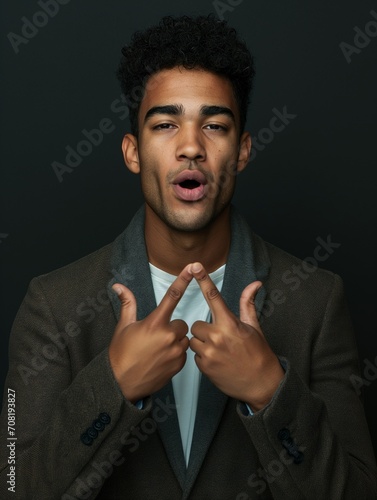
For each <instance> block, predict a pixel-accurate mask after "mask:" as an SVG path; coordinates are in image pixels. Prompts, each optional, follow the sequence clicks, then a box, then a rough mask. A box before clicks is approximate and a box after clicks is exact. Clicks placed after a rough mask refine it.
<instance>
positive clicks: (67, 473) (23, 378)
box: [0, 278, 151, 500]
mask: <svg viewBox="0 0 377 500" xmlns="http://www.w3.org/2000/svg"><path fill="white" fill-rule="evenodd" d="M53 338H55V339H56V338H59V332H58V331H57V327H56V323H55V320H54V318H53V316H52V314H51V312H50V310H49V306H48V303H47V301H46V298H45V296H44V294H43V292H42V288H41V286H40V284H39V279H38V278H36V279H34V280H33V281H32V282H31V284H30V287H29V290H28V293H27V295H26V297H25V299H24V301H23V303H22V305H21V307H20V310H19V312H18V315H17V317H16V320H15V322H14V325H13V329H12V332H11V337H10V347H9V372H8V376H7V379H6V382H5V389H4V402H3V410H2V414H1V420H0V446H1V450H0V498H2V499H7V498H16V499H22V500H28V499H38V500H54V499H65V500H68V499H72V498H95V497H96V496H97V494H98V492H99V489H100V487H101V485H102V483H103V481H104V480H105V479H106V478H107V477H108V476H109V475H110V474H111V470H112V468H113V467H116V466H117V465H120V464H121V463H122V461H124V460H125V459H124V457H123V455H122V452H121V450H122V448H123V446H124V445H125V444H126V443H127V439H128V438H129V435H130V434H129V430H130V428H131V427H132V426H135V427H136V426H137V425H138V423H139V422H140V421H141V420H142V419H143V418H145V417H146V415H147V414H148V413H149V411H150V409H151V403H150V401H146V402H145V405H144V409H143V410H139V409H137V408H136V407H135V406H134V405H132V404H131V403H130V402H128V401H127V400H126V399H125V398H124V397H123V395H122V393H121V391H120V388H119V386H118V384H117V382H116V380H115V378H114V376H113V372H112V370H111V367H110V363H109V358H108V352H107V349H105V350H103V351H102V352H100V353H99V354H98V355H97V356H96V357H95V358H93V359H92V360H91V361H90V362H89V363H88V364H87V366H85V368H83V369H82V370H81V371H80V372H79V373H78V374H77V375H76V376H75V377H74V378H73V377H72V375H71V369H70V359H69V350H68V349H64V348H59V344H55V343H54V342H52V340H51V339H53ZM72 378H73V379H72ZM9 390H10V391H9ZM8 392H9V394H10V395H12V396H13V397H14V399H15V402H14V409H15V415H16V419H15V425H14V427H15V435H14V436H11V435H10V434H9V429H8ZM9 399H10V400H12V401H13V399H12V397H11V396H9ZM12 432H13V431H12ZM16 438H17V439H16ZM10 443H13V444H14V448H13V451H12V454H11V451H10V449H11V448H10V447H8V446H7V445H8V444H10ZM13 452H14V453H15V456H14V455H13ZM11 455H12V456H11ZM13 458H16V461H15V464H13V461H12V459H13ZM9 462H10V463H9ZM11 467H14V469H11ZM13 472H15V488H14V490H15V493H14V492H13V491H12V489H10V490H9V489H8V488H11V487H12V482H11V474H12V473H13ZM8 481H9V482H8Z"/></svg>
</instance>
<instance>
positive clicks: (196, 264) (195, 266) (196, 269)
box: [191, 262, 203, 273]
mask: <svg viewBox="0 0 377 500" xmlns="http://www.w3.org/2000/svg"><path fill="white" fill-rule="evenodd" d="M202 269H203V267H202V265H201V264H199V262H194V264H193V265H192V266H191V271H192V272H193V273H198V272H199V271H201V270H202Z"/></svg>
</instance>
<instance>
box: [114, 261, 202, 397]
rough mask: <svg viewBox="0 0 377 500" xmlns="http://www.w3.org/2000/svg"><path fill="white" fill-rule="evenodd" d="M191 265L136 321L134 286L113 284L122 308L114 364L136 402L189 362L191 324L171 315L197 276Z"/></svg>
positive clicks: (125, 392) (123, 387)
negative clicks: (155, 303) (144, 315)
mask: <svg viewBox="0 0 377 500" xmlns="http://www.w3.org/2000/svg"><path fill="white" fill-rule="evenodd" d="M188 267H189V266H186V267H185V268H184V269H183V271H182V272H181V273H180V275H179V276H178V277H177V279H176V280H175V281H174V283H172V284H171V286H170V287H169V289H168V291H167V292H166V294H165V296H164V297H163V299H162V300H161V302H160V304H159V305H158V307H157V308H156V309H155V310H154V311H153V312H151V314H149V316H147V317H146V318H144V319H143V320H141V321H136V309H137V304H136V299H135V296H134V295H133V293H132V292H131V290H129V289H128V288H127V287H125V286H123V285H120V284H115V285H113V290H114V291H115V292H116V293H117V294H118V296H119V299H120V301H121V312H120V319H119V322H118V324H117V326H116V328H115V332H114V335H113V338H112V340H111V343H110V347H109V357H110V364H111V367H112V369H113V372H114V376H115V378H116V380H117V382H118V383H119V385H120V388H121V390H122V392H123V395H124V396H125V397H126V398H127V399H128V400H129V401H131V402H133V403H134V402H136V401H139V400H140V399H143V398H144V397H146V396H149V395H150V394H152V393H154V392H156V391H158V390H159V389H161V387H163V386H164V385H165V384H166V383H167V382H168V381H169V380H170V379H171V378H172V377H173V375H175V374H176V373H178V372H179V371H180V370H181V369H182V367H183V366H184V364H185V362H186V351H187V349H188V346H189V340H188V338H187V337H186V334H187V332H188V326H187V324H186V323H185V322H184V321H182V320H178V319H177V320H174V321H170V318H171V316H172V314H173V311H174V309H175V307H176V306H177V304H178V302H179V301H180V299H181V297H182V296H183V294H184V292H185V290H186V288H187V287H188V284H189V283H190V281H191V280H192V278H193V277H192V275H191V274H190V273H189V271H188Z"/></svg>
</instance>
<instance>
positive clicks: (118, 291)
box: [112, 286, 122, 295]
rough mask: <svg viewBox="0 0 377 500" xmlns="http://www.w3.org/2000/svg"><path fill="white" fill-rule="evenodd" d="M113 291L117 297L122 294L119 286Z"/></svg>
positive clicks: (114, 287)
mask: <svg viewBox="0 0 377 500" xmlns="http://www.w3.org/2000/svg"><path fill="white" fill-rule="evenodd" d="M112 289H113V291H114V292H115V293H116V294H117V295H120V294H121V293H122V290H121V289H120V288H119V287H117V286H113V287H112Z"/></svg>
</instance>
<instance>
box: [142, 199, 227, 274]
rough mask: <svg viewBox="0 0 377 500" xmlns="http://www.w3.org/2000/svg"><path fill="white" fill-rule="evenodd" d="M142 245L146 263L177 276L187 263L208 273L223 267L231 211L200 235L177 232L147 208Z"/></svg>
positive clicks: (225, 212) (221, 216) (225, 257)
mask: <svg viewBox="0 0 377 500" xmlns="http://www.w3.org/2000/svg"><path fill="white" fill-rule="evenodd" d="M145 243H146V247H147V253H148V258H149V262H150V263H151V264H153V265H154V266H156V267H158V268H159V269H162V270H163V271H165V272H167V273H169V274H173V275H175V276H177V275H178V274H179V273H180V272H181V271H182V269H183V268H184V267H185V266H187V264H189V263H190V262H201V263H202V264H203V265H204V267H205V269H206V270H207V272H209V273H211V272H213V271H215V270H216V269H218V268H219V267H221V266H222V265H223V264H225V263H226V260H227V257H228V253H229V247H230V207H227V208H226V209H225V210H224V211H223V212H222V213H221V214H220V215H219V216H218V217H217V218H216V219H215V220H214V221H213V222H212V223H211V224H210V225H209V226H208V227H206V228H205V229H202V230H200V231H195V232H184V231H176V230H174V229H172V228H170V227H168V226H167V225H166V224H165V223H164V222H163V221H162V220H161V219H160V218H159V217H158V216H157V215H156V214H155V213H154V212H153V210H152V209H151V208H150V207H149V206H148V205H146V211H145Z"/></svg>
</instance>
